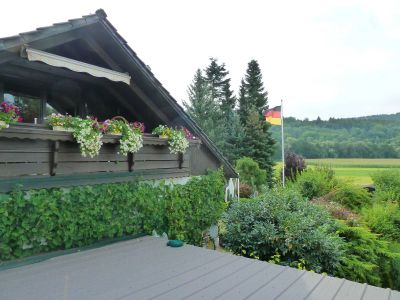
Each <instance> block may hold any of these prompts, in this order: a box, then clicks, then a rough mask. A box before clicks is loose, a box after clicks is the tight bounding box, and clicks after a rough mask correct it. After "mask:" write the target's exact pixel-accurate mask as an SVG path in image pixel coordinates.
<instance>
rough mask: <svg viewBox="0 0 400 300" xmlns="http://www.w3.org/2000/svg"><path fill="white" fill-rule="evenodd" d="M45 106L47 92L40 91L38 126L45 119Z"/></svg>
mask: <svg viewBox="0 0 400 300" xmlns="http://www.w3.org/2000/svg"><path fill="white" fill-rule="evenodd" d="M46 104H47V92H46V91H42V93H41V97H40V116H39V123H40V124H42V123H43V122H44V118H45V117H46Z"/></svg>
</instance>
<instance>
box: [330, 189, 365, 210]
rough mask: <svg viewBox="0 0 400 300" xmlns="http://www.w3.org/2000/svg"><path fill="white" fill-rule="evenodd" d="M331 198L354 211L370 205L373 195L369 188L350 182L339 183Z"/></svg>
mask: <svg viewBox="0 0 400 300" xmlns="http://www.w3.org/2000/svg"><path fill="white" fill-rule="evenodd" d="M331 200H332V201H335V202H337V203H340V204H342V205H344V206H346V207H347V208H350V209H352V210H354V211H359V210H360V209H361V208H362V207H364V206H370V205H371V201H372V197H371V194H370V193H368V191H367V190H365V189H363V188H361V187H358V186H356V185H352V184H349V183H340V184H337V186H336V187H335V189H334V191H333V192H332V193H331Z"/></svg>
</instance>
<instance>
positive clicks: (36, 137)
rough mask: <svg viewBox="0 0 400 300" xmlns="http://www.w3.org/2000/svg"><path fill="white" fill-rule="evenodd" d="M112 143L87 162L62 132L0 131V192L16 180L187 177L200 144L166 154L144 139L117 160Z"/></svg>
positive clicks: (164, 145)
mask: <svg viewBox="0 0 400 300" xmlns="http://www.w3.org/2000/svg"><path fill="white" fill-rule="evenodd" d="M118 140H119V137H117V136H113V135H104V136H103V143H104V144H103V146H102V148H101V150H100V154H99V155H98V156H96V157H94V158H90V157H83V156H82V155H81V153H80V150H79V145H78V144H77V143H76V142H75V141H74V138H73V136H72V134H71V133H68V132H61V131H53V130H50V129H47V128H46V127H43V126H24V125H14V126H11V127H10V128H8V129H3V130H0V191H1V190H2V189H3V190H4V189H5V188H2V187H1V183H2V182H3V183H4V182H6V181H9V180H10V179H16V178H17V179H26V178H33V177H35V178H38V177H42V178H43V177H45V178H51V177H60V176H64V178H65V176H76V175H79V174H81V175H82V174H85V175H86V177H87V176H88V175H90V174H92V175H96V174H97V175H98V174H102V176H103V177H104V176H106V175H109V176H106V177H109V178H110V180H109V181H110V182H112V181H120V180H112V177H114V178H117V177H121V176H123V177H124V178H125V179H124V180H125V181H126V180H127V179H126V178H127V177H129V174H131V175H132V176H137V175H140V176H142V177H143V179H146V178H151V179H155V178H168V177H184V176H189V175H190V173H191V170H190V154H191V148H192V147H193V146H196V144H197V145H198V144H200V141H198V140H195V141H191V143H190V144H191V147H189V149H188V150H187V152H186V153H185V154H183V155H179V154H170V152H169V149H168V141H167V140H164V139H160V138H158V137H156V136H153V135H149V134H145V135H144V137H143V144H144V145H143V148H141V149H140V150H139V152H137V153H135V154H133V155H128V156H123V155H120V154H118ZM149 174H151V176H148V175H149ZM93 178H94V177H93ZM25 181H26V180H25ZM50 181H51V180H50ZM52 181H55V179H53V180H52ZM103 181H104V180H103ZM58 185H59V184H58ZM7 186H9V184H8V185H7Z"/></svg>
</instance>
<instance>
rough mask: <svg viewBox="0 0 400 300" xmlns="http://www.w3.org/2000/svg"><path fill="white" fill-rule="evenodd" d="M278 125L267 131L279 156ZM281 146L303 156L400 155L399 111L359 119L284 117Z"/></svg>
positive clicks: (396, 156)
mask: <svg viewBox="0 0 400 300" xmlns="http://www.w3.org/2000/svg"><path fill="white" fill-rule="evenodd" d="M280 129H281V128H280V126H272V128H271V131H272V132H273V136H274V138H275V140H276V141H277V145H276V147H277V148H276V151H275V159H278V158H280V149H281V148H280V147H281V135H280ZM284 129H285V149H287V150H292V151H294V152H296V153H298V154H301V155H303V156H304V157H306V158H400V113H396V114H391V115H374V116H367V117H359V118H346V119H336V118H330V119H329V120H327V121H323V120H321V119H319V118H318V119H317V120H313V121H309V120H307V119H306V120H297V119H295V118H292V117H289V118H285V119H284Z"/></svg>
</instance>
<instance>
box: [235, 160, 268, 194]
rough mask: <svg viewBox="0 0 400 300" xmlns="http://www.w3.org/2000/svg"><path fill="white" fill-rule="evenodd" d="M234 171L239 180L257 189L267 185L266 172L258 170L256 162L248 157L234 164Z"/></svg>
mask: <svg viewBox="0 0 400 300" xmlns="http://www.w3.org/2000/svg"><path fill="white" fill-rule="evenodd" d="M236 171H237V172H238V173H239V176H240V180H241V181H242V182H245V183H247V184H249V185H251V186H252V187H254V188H256V189H258V188H260V187H261V186H262V185H265V184H267V171H265V170H262V169H260V166H259V165H258V163H257V162H256V161H254V160H253V159H251V158H250V157H243V158H241V159H239V160H238V161H237V162H236Z"/></svg>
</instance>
